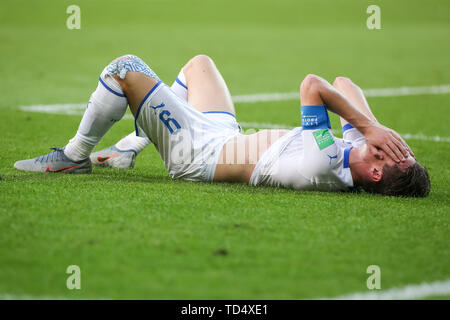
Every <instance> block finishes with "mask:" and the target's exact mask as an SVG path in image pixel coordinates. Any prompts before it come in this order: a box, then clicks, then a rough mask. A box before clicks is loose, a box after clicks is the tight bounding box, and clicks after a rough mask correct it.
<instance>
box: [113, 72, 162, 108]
mask: <svg viewBox="0 0 450 320" xmlns="http://www.w3.org/2000/svg"><path fill="white" fill-rule="evenodd" d="M114 78H115V79H116V80H117V81H118V82H119V83H120V85H121V87H122V89H123V92H124V93H125V95H126V97H127V99H128V104H129V105H130V109H131V113H132V114H133V115H136V113H137V110H138V108H139V105H140V104H141V102H142V100H144V98H145V96H146V95H147V94H148V93H149V92H150V90H151V89H152V88H153V87H154V86H155V85H156V84H157V83H158V82H157V81H156V80H155V79H153V78H150V77H149V76H147V75H145V74H142V73H140V72H134V71H128V72H127V76H126V78H125V79H120V78H119V77H118V76H114Z"/></svg>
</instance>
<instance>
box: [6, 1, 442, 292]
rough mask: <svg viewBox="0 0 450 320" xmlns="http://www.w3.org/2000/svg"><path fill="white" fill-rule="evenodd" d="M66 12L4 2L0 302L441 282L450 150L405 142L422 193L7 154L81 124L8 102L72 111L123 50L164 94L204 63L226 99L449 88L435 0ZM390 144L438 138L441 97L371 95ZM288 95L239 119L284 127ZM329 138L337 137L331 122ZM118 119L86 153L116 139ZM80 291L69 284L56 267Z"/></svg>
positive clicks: (294, 107)
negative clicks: (73, 269) (193, 62)
mask: <svg viewBox="0 0 450 320" xmlns="http://www.w3.org/2000/svg"><path fill="white" fill-rule="evenodd" d="M70 4H72V2H71V1H18V0H14V1H12V0H3V1H2V2H1V3H0V26H1V28H0V43H1V50H0V56H1V59H0V66H1V70H2V79H3V81H2V88H3V90H2V99H1V101H0V117H1V120H0V132H1V136H0V148H1V150H2V154H1V157H0V298H2V297H7V296H9V295H11V296H13V297H20V296H25V295H26V296H31V297H36V298H39V297H46V296H50V297H66V298H125V299H130V298H149V299H185V298H186V299H298V298H319V297H333V296H338V295H342V294H347V293H352V292H356V291H357V292H364V291H368V290H367V288H366V279H367V277H368V276H369V275H368V274H366V268H367V267H368V266H369V265H373V264H375V265H379V266H380V268H381V286H382V288H383V289H387V288H391V287H398V286H404V285H407V284H411V283H421V282H429V281H438V280H445V279H448V278H449V277H450V249H449V244H450V232H449V196H450V186H449V181H450V169H449V167H448V165H447V164H446V162H447V161H448V159H449V156H450V143H449V142H448V139H447V141H446V142H445V141H444V142H435V141H424V140H417V139H411V140H407V141H408V143H409V144H410V145H411V147H412V148H413V150H414V151H415V154H416V156H417V158H418V159H419V161H420V162H422V163H423V164H425V165H426V166H427V167H428V169H429V172H430V175H431V181H432V191H431V194H430V196H429V197H428V198H426V199H397V198H390V197H381V196H372V195H367V194H360V195H352V194H341V193H319V192H296V191H291V190H282V189H273V188H255V187H250V186H247V185H234V184H225V183H190V182H184V181H172V180H171V179H170V178H169V177H168V175H167V173H166V171H165V169H164V166H163V164H162V162H161V161H160V158H159V155H158V154H157V153H156V151H155V149H154V147H149V148H148V149H146V150H145V151H144V152H143V153H142V154H141V155H139V157H138V159H137V163H136V167H135V169H134V170H131V171H121V172H119V171H115V170H111V169H98V168H95V169H94V173H93V174H92V175H78V176H70V175H57V174H55V175H42V174H34V173H23V172H19V171H16V170H15V169H14V168H13V163H14V162H15V161H16V160H20V159H25V158H29V157H36V156H39V155H42V154H45V153H47V152H49V150H48V148H49V147H53V146H63V145H65V144H66V143H67V140H68V139H70V138H71V137H72V136H73V135H74V133H75V130H76V128H77V126H78V123H79V121H80V117H79V116H73V115H72V116H70V115H55V114H44V113H31V112H23V111H20V109H19V107H20V106H26V105H34V104H55V103H83V102H86V101H87V99H88V98H89V95H90V93H91V92H92V90H93V89H94V88H95V86H96V82H97V79H98V74H99V73H100V71H101V70H102V69H103V67H104V66H105V65H106V64H107V63H109V62H110V61H111V60H112V59H113V58H115V57H117V56H120V55H123V54H127V53H133V54H136V55H138V56H140V57H142V58H143V59H144V61H146V62H147V63H148V64H149V65H150V66H152V67H153V68H154V70H155V71H156V72H157V73H158V75H159V76H160V77H161V78H162V79H163V80H164V81H165V82H166V83H171V82H172V81H173V79H174V78H175V76H176V74H177V73H178V71H179V69H180V68H181V67H182V66H183V64H185V63H186V61H187V60H188V59H189V58H190V57H192V56H194V55H195V54H199V53H206V54H208V55H210V56H211V57H213V58H214V59H215V61H216V64H217V65H218V67H219V69H220V70H221V71H222V73H223V75H224V78H225V79H226V80H227V82H228V83H229V87H230V90H231V93H232V94H233V95H237V94H249V93H259V92H290V91H295V90H298V87H299V84H300V81H301V80H302V78H303V77H304V76H305V75H306V74H307V73H316V74H319V75H322V76H324V77H325V78H327V79H328V80H330V81H332V80H333V78H334V77H335V76H339V75H344V76H348V77H351V78H352V79H353V80H354V81H355V82H356V83H358V84H360V85H361V87H363V88H386V87H400V86H427V85H439V84H449V83H450V72H449V71H450V60H449V59H448V56H449V53H450V42H449V41H448V39H449V38H450V21H449V19H448V17H447V13H448V12H449V10H450V4H449V3H448V2H446V1H428V2H426V3H425V2H423V1H395V2H392V1H391V2H386V1H379V3H378V5H379V6H380V8H381V17H382V20H381V21H382V29H381V30H372V31H371V30H368V29H367V28H366V19H367V17H368V15H367V14H366V12H365V11H366V8H367V6H368V5H369V4H373V3H372V2H370V3H369V1H331V0H330V1H312V0H311V1H302V2H301V3H300V2H299V1H227V2H221V3H219V2H217V3H216V2H215V1H200V0H191V1H146V2H144V1H127V2H124V1H111V0H110V1H95V2H93V1H87V0H84V1H78V3H77V4H78V5H79V6H80V8H81V17H82V21H81V29H80V30H68V29H67V28H66V26H65V21H66V19H67V17H68V15H67V14H66V8H67V6H68V5H70ZM369 103H370V104H371V106H372V108H373V111H374V113H375V115H376V116H377V117H378V118H379V120H380V121H381V122H382V123H384V124H386V125H387V126H392V127H393V128H394V129H396V130H397V131H398V132H400V133H411V134H423V135H425V136H441V137H449V136H450V130H449V127H448V123H449V121H450V116H449V111H448V106H449V104H450V95H449V94H445V95H422V96H405V97H389V98H371V99H369ZM298 106H299V103H298V101H283V102H270V103H269V102H268V103H257V104H237V105H236V110H237V114H238V120H239V121H242V122H263V123H276V124H285V125H288V126H295V125H298V123H299V118H300V114H299V107H298ZM333 127H334V128H339V127H338V122H337V119H336V117H335V118H333ZM132 128H133V122H132V121H130V120H123V121H121V122H120V123H118V124H117V125H116V126H115V127H114V128H113V129H112V130H111V132H109V133H108V134H107V135H106V136H105V138H104V140H103V141H102V142H101V144H100V145H99V146H98V148H97V149H100V148H104V147H107V146H109V145H111V144H113V143H115V142H116V141H117V140H118V139H119V138H121V137H122V136H124V135H126V134H128V133H129V132H130V131H131V130H132ZM73 264H75V265H78V266H80V268H81V285H82V289H81V290H73V291H70V290H68V289H67V288H66V279H67V277H68V275H67V274H66V273H65V271H66V268H67V266H69V265H73Z"/></svg>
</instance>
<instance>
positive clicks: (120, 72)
mask: <svg viewBox="0 0 450 320" xmlns="http://www.w3.org/2000/svg"><path fill="white" fill-rule="evenodd" d="M106 71H107V73H108V74H109V75H110V76H115V77H119V78H120V79H125V78H126V74H127V73H128V72H129V71H133V72H139V73H142V74H144V75H146V76H149V77H151V78H153V79H155V80H157V81H159V80H160V79H159V77H158V76H157V75H156V73H155V72H154V71H153V70H152V69H151V68H150V67H149V66H148V65H147V64H146V63H145V62H144V61H143V60H142V59H141V58H139V57H138V56H135V55H133V54H127V55H124V56H121V57H118V58H116V59H114V60H113V61H112V62H111V63H110V64H109V65H108V66H107V67H106Z"/></svg>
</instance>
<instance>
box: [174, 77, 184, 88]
mask: <svg viewBox="0 0 450 320" xmlns="http://www.w3.org/2000/svg"><path fill="white" fill-rule="evenodd" d="M175 81H176V82H177V83H178V84H179V85H180V86H182V87H183V88H185V89H186V90H187V86H186V85H185V84H184V83H183V82H181V80H180V79H178V78H176V79H175Z"/></svg>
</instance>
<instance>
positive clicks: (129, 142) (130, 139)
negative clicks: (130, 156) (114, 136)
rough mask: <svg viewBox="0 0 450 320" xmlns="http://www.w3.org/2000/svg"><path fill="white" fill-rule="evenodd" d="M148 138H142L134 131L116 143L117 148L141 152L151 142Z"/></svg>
mask: <svg viewBox="0 0 450 320" xmlns="http://www.w3.org/2000/svg"><path fill="white" fill-rule="evenodd" d="M150 143H151V142H150V140H149V139H148V138H142V137H138V136H136V131H133V132H132V133H130V134H129V135H127V136H126V137H124V138H122V139H121V140H120V141H119V142H117V143H116V148H117V149H119V150H122V151H124V150H133V151H134V152H136V154H139V153H140V152H141V151H142V150H144V148H145V147H146V146H148V145H149V144H150Z"/></svg>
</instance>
